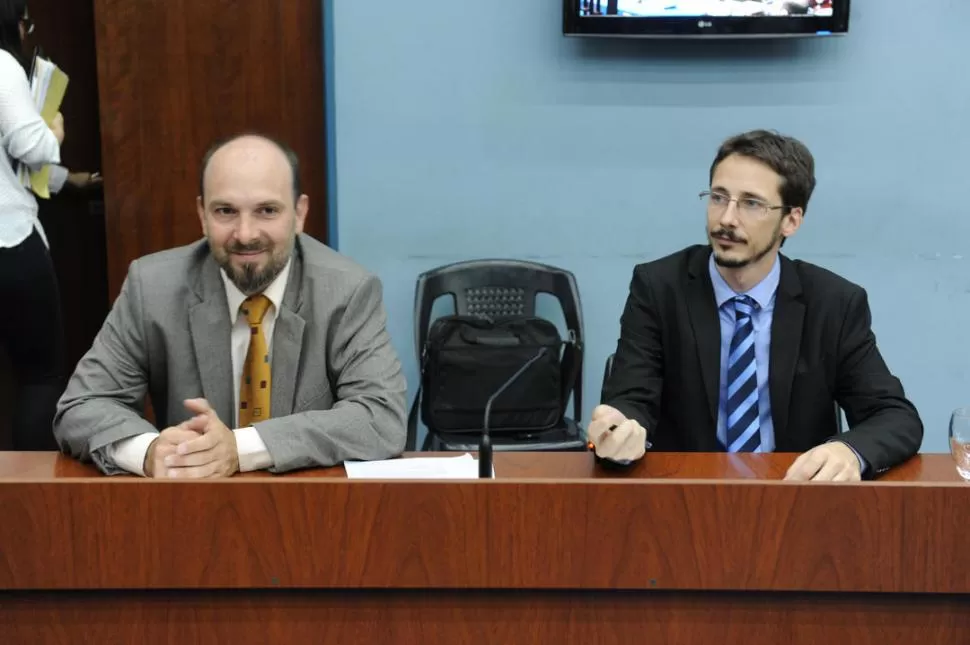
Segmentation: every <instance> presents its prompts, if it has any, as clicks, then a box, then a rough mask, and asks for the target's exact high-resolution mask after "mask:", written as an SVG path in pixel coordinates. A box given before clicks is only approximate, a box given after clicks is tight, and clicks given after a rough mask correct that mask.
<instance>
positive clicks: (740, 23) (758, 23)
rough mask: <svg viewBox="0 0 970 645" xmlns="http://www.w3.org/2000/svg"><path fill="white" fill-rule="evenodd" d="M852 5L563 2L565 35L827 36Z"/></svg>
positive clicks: (844, 25)
mask: <svg viewBox="0 0 970 645" xmlns="http://www.w3.org/2000/svg"><path fill="white" fill-rule="evenodd" d="M850 1H851V0H563V33H564V34H566V35H569V36H625V37H641V38H670V37H736V38H737V37H741V38H757V37H782V36H830V35H833V34H845V33H847V32H848V30H849V3H850Z"/></svg>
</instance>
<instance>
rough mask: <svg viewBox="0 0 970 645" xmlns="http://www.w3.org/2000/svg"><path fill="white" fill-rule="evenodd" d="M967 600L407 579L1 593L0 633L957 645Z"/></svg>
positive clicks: (401, 642) (166, 644) (70, 644)
mask: <svg viewBox="0 0 970 645" xmlns="http://www.w3.org/2000/svg"><path fill="white" fill-rule="evenodd" d="M966 603H967V598H966V597H960V596H939V595H917V596H900V595H891V594H830V595H820V594H739V593H731V592H727V593H717V592H714V593H668V592H649V591H648V592H626V593H613V592H581V591H566V592H542V591H526V590H523V591H501V592H487V591H466V590H463V591H459V592H444V593H442V592H440V591H427V590H422V591H420V592H415V591H410V590H392V591H384V590H369V591H347V590H343V589H341V590H339V591H306V590H302V591H293V590H278V589H267V590H262V591H244V592H239V591H232V590H225V589H219V590H217V591H215V592H210V593H204V592H203V593H200V592H192V591H184V590H179V591H165V592H158V593H146V592H140V591H135V592H133V591H108V592H98V593H90V592H60V593H32V594H13V593H8V592H2V591H0V631H2V633H3V634H4V636H6V637H7V638H8V639H9V641H8V642H10V643H31V644H32V645H87V644H89V643H90V644H91V645H105V644H107V643H125V644H127V643H138V644H139V645H191V644H194V643H206V644H209V643H212V644H213V645H215V644H220V645H221V644H224V643H231V644H232V645H249V644H252V645H266V644H267V643H273V644H276V643H286V644H287V645H303V644H304V643H305V644H307V645H310V644H312V645H317V644H318V643H361V644H364V645H383V644H384V643H388V644H391V643H393V644H394V645H410V644H411V643H414V644H415V645H417V644H420V645H439V644H441V645H478V644H481V645H493V644H494V643H516V644H519V643H549V644H550V645H594V644H595V645H621V644H627V643H647V644H650V645H655V644H659V645H666V644H671V645H712V644H714V645H826V644H829V643H831V644H833V645H834V644H839V645H841V644H843V643H846V644H850V645H913V644H914V643H919V644H921V643H925V644H926V645H930V644H932V645H958V644H964V643H967V642H968V641H967V638H968V635H970V612H967V610H966V607H967V604H966Z"/></svg>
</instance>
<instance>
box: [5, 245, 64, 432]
mask: <svg viewBox="0 0 970 645" xmlns="http://www.w3.org/2000/svg"><path fill="white" fill-rule="evenodd" d="M0 298H2V301H0V302H2V305H0V306H2V309H0V341H2V342H3V345H4V348H5V349H6V350H7V355H8V356H9V358H10V363H11V366H12V367H13V371H14V380H15V382H16V385H17V386H19V391H18V392H17V393H11V394H8V396H7V397H6V398H8V399H9V400H10V401H11V402H12V405H13V409H12V410H11V411H8V412H7V414H8V415H9V414H11V413H12V416H9V417H8V418H9V419H10V423H11V426H12V430H13V449H14V450H56V449H57V444H56V442H55V441H54V434H53V431H52V424H53V421H54V409H55V406H56V405H57V400H58V398H59V397H60V396H61V393H62V392H63V391H64V374H63V372H64V362H65V359H64V328H63V325H62V321H61V305H60V294H59V293H58V288H57V277H56V276H55V275H54V264H53V263H52V262H51V257H50V253H49V252H48V250H47V247H46V246H45V245H44V241H43V240H42V239H41V237H40V234H39V233H38V232H37V231H36V229H35V230H34V232H33V233H32V234H31V236H30V237H28V238H27V239H26V240H24V241H23V242H21V243H20V244H18V245H17V246H15V247H12V248H0Z"/></svg>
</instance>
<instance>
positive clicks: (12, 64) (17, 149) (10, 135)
mask: <svg viewBox="0 0 970 645" xmlns="http://www.w3.org/2000/svg"><path fill="white" fill-rule="evenodd" d="M0 147H2V148H3V150H2V152H0V157H2V159H0V247H3V248H11V247H14V246H17V245H18V244H20V243H21V242H23V241H24V240H26V239H27V238H28V237H30V235H31V233H33V232H34V230H35V229H36V230H37V232H39V233H40V236H41V238H42V239H43V240H44V244H47V236H46V235H45V234H44V228H43V227H42V226H41V225H40V220H39V219H37V200H36V199H35V198H34V196H33V194H32V193H31V192H30V191H29V190H28V189H27V188H26V187H24V185H23V184H21V183H20V180H19V178H18V177H17V165H18V162H22V163H24V164H26V165H27V166H29V167H30V168H31V169H34V170H37V169H40V168H41V167H43V166H44V165H47V164H57V163H60V161H61V150H60V144H58V143H57V137H55V136H54V133H53V131H51V129H50V128H49V127H48V126H47V124H46V123H45V122H44V119H43V117H41V115H40V112H39V111H38V110H37V107H36V106H35V105H34V99H33V98H32V97H31V94H30V84H29V83H28V81H27V73H26V72H25V71H24V68H23V67H21V66H20V63H18V62H17V59H16V58H14V57H13V56H11V55H10V53H9V52H7V51H5V50H2V49H0ZM52 170H54V169H53V168H52ZM66 177H67V172H66V170H64V169H60V170H57V171H56V172H55V173H54V177H52V180H51V182H50V184H51V187H52V188H56V189H57V190H59V189H60V186H61V185H63V183H64V179H65V178H66ZM58 183H59V184H60V185H58ZM55 192H56V190H55Z"/></svg>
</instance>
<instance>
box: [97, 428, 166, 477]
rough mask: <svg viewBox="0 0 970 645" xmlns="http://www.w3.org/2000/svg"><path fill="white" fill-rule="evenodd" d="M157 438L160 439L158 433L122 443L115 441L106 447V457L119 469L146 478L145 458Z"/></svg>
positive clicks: (148, 433) (130, 438) (124, 440)
mask: <svg viewBox="0 0 970 645" xmlns="http://www.w3.org/2000/svg"><path fill="white" fill-rule="evenodd" d="M156 438H158V433H157V432H145V433H143V434H139V435H135V436H134V437H128V438H127V439H122V440H121V441H115V442H114V443H112V444H108V445H107V446H105V447H104V456H105V458H106V459H107V460H108V461H110V462H111V463H113V464H114V465H115V466H117V467H118V468H122V469H124V470H127V471H128V472H130V473H134V474H135V475H139V476H141V477H144V476H145V456H146V455H147V454H148V448H149V446H151V445H152V442H153V441H155V439H156Z"/></svg>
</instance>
